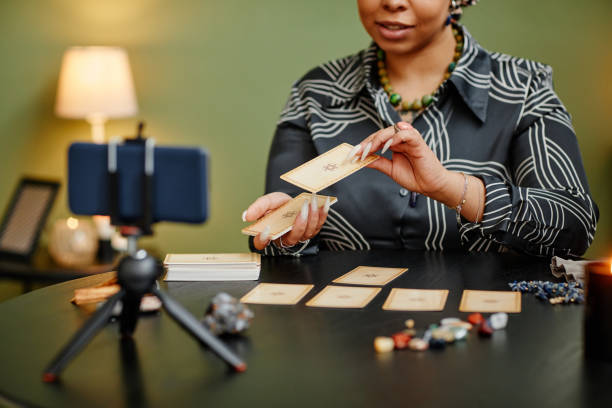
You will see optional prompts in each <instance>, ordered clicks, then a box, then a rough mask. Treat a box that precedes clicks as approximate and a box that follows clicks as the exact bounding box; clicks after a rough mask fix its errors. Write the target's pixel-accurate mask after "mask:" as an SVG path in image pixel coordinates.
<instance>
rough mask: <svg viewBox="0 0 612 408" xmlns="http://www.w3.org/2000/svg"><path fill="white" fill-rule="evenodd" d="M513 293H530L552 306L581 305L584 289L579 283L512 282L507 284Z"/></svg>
mask: <svg viewBox="0 0 612 408" xmlns="http://www.w3.org/2000/svg"><path fill="white" fill-rule="evenodd" d="M508 286H510V289H512V290H513V291H514V292H521V293H532V294H533V295H535V297H537V298H538V299H541V300H548V301H549V302H550V303H552V304H558V303H565V304H567V303H583V302H584V287H583V285H582V283H580V282H566V283H554V282H550V281H520V282H519V281H514V282H510V283H508Z"/></svg>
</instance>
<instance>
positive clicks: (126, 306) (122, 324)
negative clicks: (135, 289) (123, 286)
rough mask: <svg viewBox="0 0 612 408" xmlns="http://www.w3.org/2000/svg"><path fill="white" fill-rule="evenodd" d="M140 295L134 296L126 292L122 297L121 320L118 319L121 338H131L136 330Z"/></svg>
mask: <svg viewBox="0 0 612 408" xmlns="http://www.w3.org/2000/svg"><path fill="white" fill-rule="evenodd" d="M141 300H142V295H135V294H133V293H130V292H126V294H125V296H124V297H123V301H122V302H121V303H123V304H122V309H121V318H120V319H119V331H120V333H121V335H122V336H124V337H125V336H127V337H131V336H132V333H134V329H136V323H138V316H139V314H140V301H141Z"/></svg>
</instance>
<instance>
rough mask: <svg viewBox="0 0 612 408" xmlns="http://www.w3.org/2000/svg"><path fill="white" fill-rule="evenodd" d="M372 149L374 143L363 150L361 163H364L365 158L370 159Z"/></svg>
mask: <svg viewBox="0 0 612 408" xmlns="http://www.w3.org/2000/svg"><path fill="white" fill-rule="evenodd" d="M371 148H372V142H370V143H368V144H367V145H366V147H365V149H363V153H361V161H364V160H365V158H366V157H368V154H369V153H370V149H371Z"/></svg>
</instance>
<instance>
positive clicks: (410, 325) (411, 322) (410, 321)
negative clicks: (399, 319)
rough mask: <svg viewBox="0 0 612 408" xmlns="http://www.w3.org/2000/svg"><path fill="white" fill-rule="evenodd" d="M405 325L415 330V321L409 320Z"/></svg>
mask: <svg viewBox="0 0 612 408" xmlns="http://www.w3.org/2000/svg"><path fill="white" fill-rule="evenodd" d="M404 324H405V325H406V327H407V328H409V329H412V328H414V320H412V319H408V320H406V321H405V322H404Z"/></svg>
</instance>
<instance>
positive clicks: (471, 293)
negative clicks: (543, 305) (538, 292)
mask: <svg viewBox="0 0 612 408" xmlns="http://www.w3.org/2000/svg"><path fill="white" fill-rule="evenodd" d="M459 311H460V312H484V313H496V312H506V313H520V312H521V293H520V292H510V291H495V290H467V289H466V290H464V291H463V295H462V296H461V303H460V304H459Z"/></svg>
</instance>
